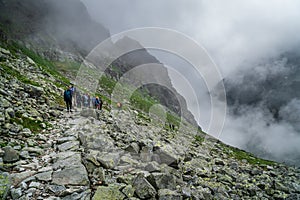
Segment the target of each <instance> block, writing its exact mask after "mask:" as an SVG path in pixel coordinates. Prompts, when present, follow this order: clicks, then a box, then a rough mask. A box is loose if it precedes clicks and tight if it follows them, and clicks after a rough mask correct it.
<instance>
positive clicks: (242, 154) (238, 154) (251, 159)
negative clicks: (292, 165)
mask: <svg viewBox="0 0 300 200" xmlns="http://www.w3.org/2000/svg"><path fill="white" fill-rule="evenodd" d="M218 144H220V145H221V147H222V149H223V151H225V152H226V153H227V154H228V155H229V156H230V157H233V158H235V159H237V160H247V162H248V163H250V164H252V165H255V164H263V165H274V164H275V162H273V161H270V160H265V159H261V158H257V157H255V156H254V155H253V154H251V153H248V152H246V151H243V150H241V149H238V148H235V147H231V146H229V145H226V144H223V143H221V142H218Z"/></svg>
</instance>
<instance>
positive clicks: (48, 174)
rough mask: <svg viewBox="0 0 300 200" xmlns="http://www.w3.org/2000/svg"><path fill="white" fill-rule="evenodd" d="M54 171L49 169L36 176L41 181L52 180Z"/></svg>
mask: <svg viewBox="0 0 300 200" xmlns="http://www.w3.org/2000/svg"><path fill="white" fill-rule="evenodd" d="M52 173H53V171H52V170H51V171H47V172H42V173H38V174H36V175H35V177H36V178H37V179H38V180H39V181H51V180H52Z"/></svg>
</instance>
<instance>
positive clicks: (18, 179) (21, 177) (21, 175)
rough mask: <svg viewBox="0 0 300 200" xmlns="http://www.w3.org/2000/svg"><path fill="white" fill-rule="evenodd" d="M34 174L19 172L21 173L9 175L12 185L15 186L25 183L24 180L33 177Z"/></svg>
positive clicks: (32, 172)
mask: <svg viewBox="0 0 300 200" xmlns="http://www.w3.org/2000/svg"><path fill="white" fill-rule="evenodd" d="M35 173H36V172H34V171H25V172H21V173H14V174H11V176H10V177H11V180H12V183H13V185H17V184H19V183H21V182H22V181H25V179H28V178H30V177H32V176H33V175H35ZM29 180H30V179H29ZM25 182H27V181H25Z"/></svg>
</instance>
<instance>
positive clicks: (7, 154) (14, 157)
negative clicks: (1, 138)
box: [2, 146, 20, 163]
mask: <svg viewBox="0 0 300 200" xmlns="http://www.w3.org/2000/svg"><path fill="white" fill-rule="evenodd" d="M2 149H3V151H4V156H3V161H4V162H6V163H11V162H16V161H18V160H19V159H20V157H19V152H18V151H16V150H15V149H13V148H12V147H11V146H6V147H4V148H2Z"/></svg>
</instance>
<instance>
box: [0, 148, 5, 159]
mask: <svg viewBox="0 0 300 200" xmlns="http://www.w3.org/2000/svg"><path fill="white" fill-rule="evenodd" d="M4 154H5V151H4V150H3V149H1V148H0V157H3V156H4Z"/></svg>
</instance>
